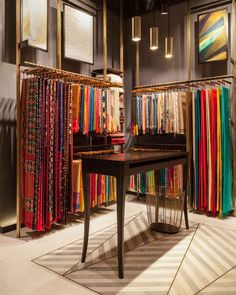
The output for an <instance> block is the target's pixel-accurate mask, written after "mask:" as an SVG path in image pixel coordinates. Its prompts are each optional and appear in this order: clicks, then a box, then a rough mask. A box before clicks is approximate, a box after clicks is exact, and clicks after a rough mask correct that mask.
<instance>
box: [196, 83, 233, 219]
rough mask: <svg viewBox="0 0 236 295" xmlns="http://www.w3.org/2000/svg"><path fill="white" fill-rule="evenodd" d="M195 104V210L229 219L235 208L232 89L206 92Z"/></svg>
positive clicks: (222, 88)
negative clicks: (231, 136)
mask: <svg viewBox="0 0 236 295" xmlns="http://www.w3.org/2000/svg"><path fill="white" fill-rule="evenodd" d="M192 97H193V104H194V108H193V111H194V116H193V118H194V126H195V136H194V143H193V147H194V153H193V155H194V160H193V163H194V208H195V209H196V210H200V211H204V212H206V213H207V214H211V215H213V216H220V217H225V216H227V215H228V214H229V213H230V212H231V210H232V209H233V205H232V170H231V163H232V151H231V139H230V124H229V120H230V115H229V89H228V88H226V87H221V88H216V89H202V90H197V91H196V92H194V93H193V96H192Z"/></svg>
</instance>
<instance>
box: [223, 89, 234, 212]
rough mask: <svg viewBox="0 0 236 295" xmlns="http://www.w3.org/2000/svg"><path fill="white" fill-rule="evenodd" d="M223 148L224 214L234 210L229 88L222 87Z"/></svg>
mask: <svg viewBox="0 0 236 295" xmlns="http://www.w3.org/2000/svg"><path fill="white" fill-rule="evenodd" d="M221 140H222V142H221V148H222V215H223V217H224V216H225V215H227V214H228V213H229V212H230V211H231V210H232V174H231V141H230V126H229V89H228V88H225V87H223V88H222V96H221Z"/></svg>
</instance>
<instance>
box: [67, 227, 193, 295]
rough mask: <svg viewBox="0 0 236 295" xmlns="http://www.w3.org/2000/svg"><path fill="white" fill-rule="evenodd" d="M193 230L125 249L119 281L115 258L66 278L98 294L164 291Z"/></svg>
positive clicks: (169, 283)
mask: <svg viewBox="0 0 236 295" xmlns="http://www.w3.org/2000/svg"><path fill="white" fill-rule="evenodd" d="M195 230H196V227H193V228H191V229H190V230H188V231H187V230H183V231H181V232H180V233H179V234H176V235H168V236H166V237H163V238H161V239H158V240H156V241H153V242H150V243H148V244H145V245H142V246H139V247H137V248H135V249H133V250H131V251H128V252H126V254H125V263H124V265H125V272H124V276H125V278H124V279H122V280H120V279H119V278H118V277H117V257H112V258H109V259H107V260H104V261H102V262H98V263H95V264H93V265H91V266H89V267H87V268H84V269H82V270H80V271H75V272H73V273H71V274H68V275H66V277H67V278H68V279H70V280H73V281H74V282H76V283H79V284H81V285H83V286H85V287H87V288H89V289H91V290H93V291H95V292H97V293H100V294H127V295H128V294H137V295H143V294H150V295H151V294H156V295H159V294H167V292H168V290H169V288H170V286H171V283H172V281H173V279H174V277H175V274H176V272H177V270H178V267H179V265H180V263H181V261H182V259H183V257H184V254H185V252H186V250H187V248H188V246H189V244H190V242H191V239H192V237H193V234H194V232H195Z"/></svg>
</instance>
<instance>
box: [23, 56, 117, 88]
mask: <svg viewBox="0 0 236 295" xmlns="http://www.w3.org/2000/svg"><path fill="white" fill-rule="evenodd" d="M24 65H26V66H29V67H31V68H27V69H23V70H21V73H24V74H26V75H33V76H46V77H49V78H50V77H51V78H58V79H66V80H70V81H74V82H82V83H85V84H90V85H99V86H102V87H106V88H109V87H121V88H122V87H123V85H122V84H119V83H114V82H110V81H108V80H104V79H99V78H95V77H90V76H87V75H81V74H78V73H74V72H69V71H65V70H61V69H57V68H51V67H47V66H43V65H39V64H36V63H32V62H27V61H26V62H24Z"/></svg>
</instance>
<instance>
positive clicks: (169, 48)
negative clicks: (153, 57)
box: [165, 13, 174, 58]
mask: <svg viewBox="0 0 236 295" xmlns="http://www.w3.org/2000/svg"><path fill="white" fill-rule="evenodd" d="M167 30H168V35H167V37H166V38H165V58H171V57H173V45H174V40H173V37H171V36H170V13H168V23H167Z"/></svg>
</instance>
